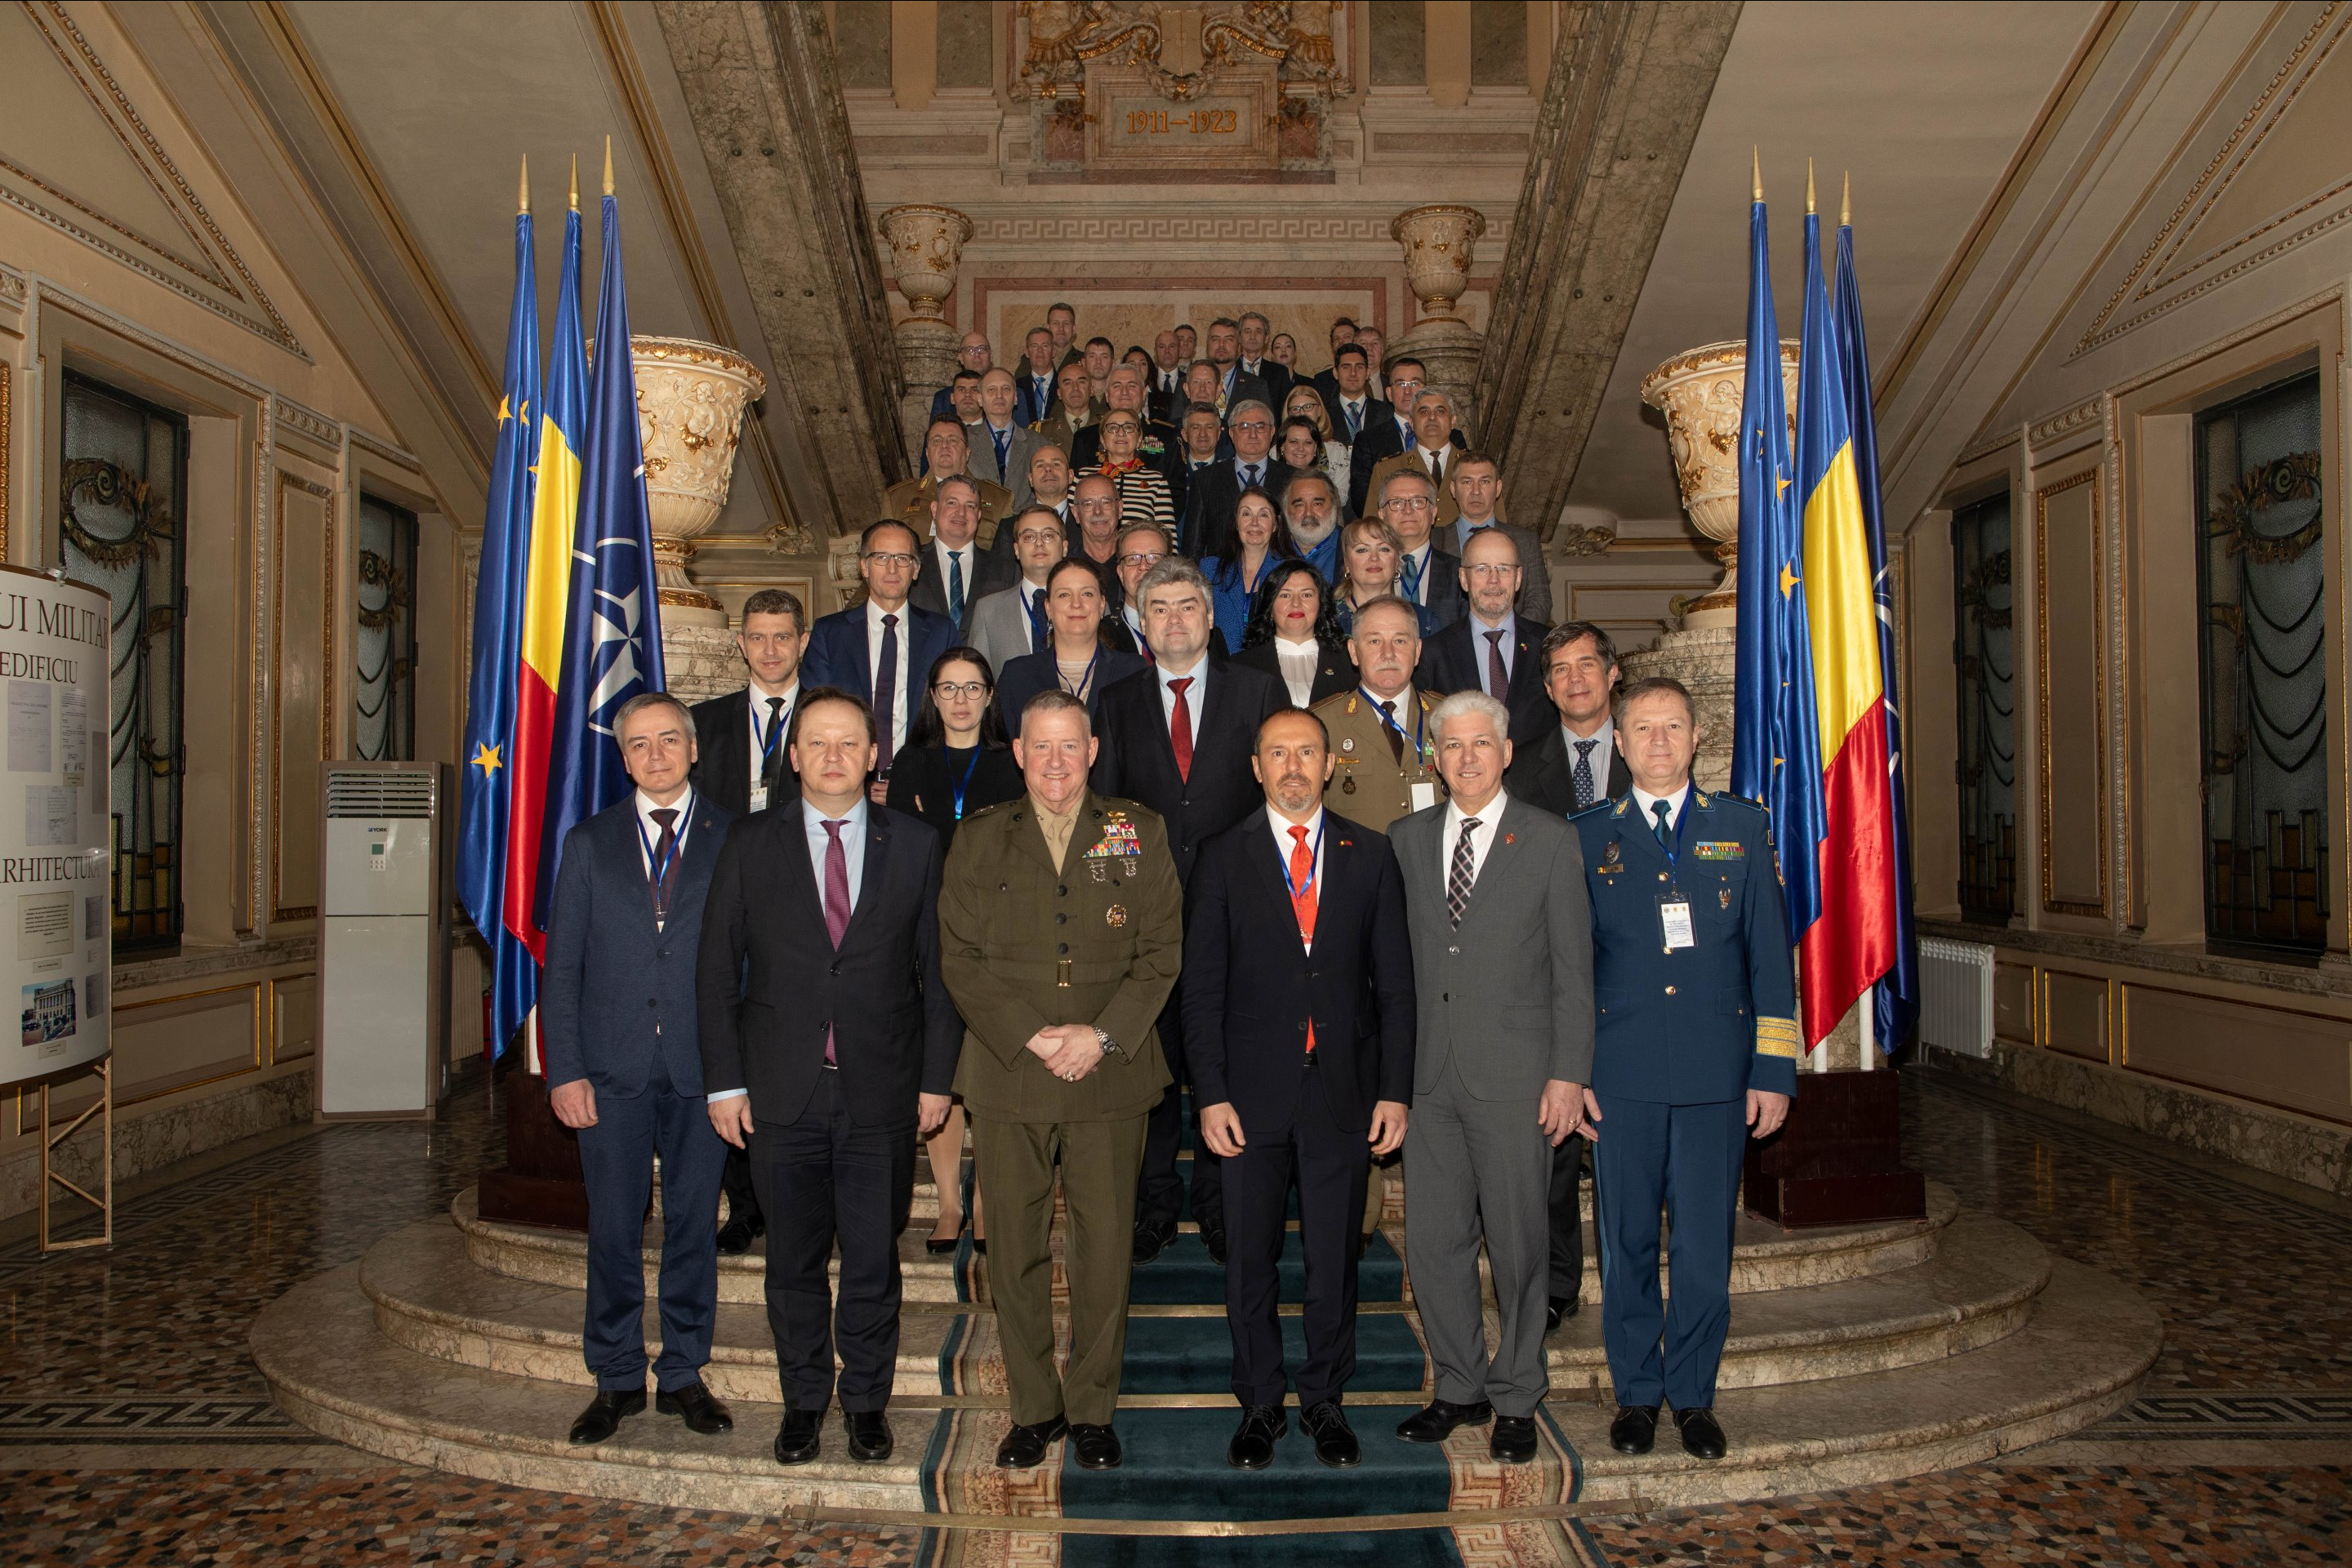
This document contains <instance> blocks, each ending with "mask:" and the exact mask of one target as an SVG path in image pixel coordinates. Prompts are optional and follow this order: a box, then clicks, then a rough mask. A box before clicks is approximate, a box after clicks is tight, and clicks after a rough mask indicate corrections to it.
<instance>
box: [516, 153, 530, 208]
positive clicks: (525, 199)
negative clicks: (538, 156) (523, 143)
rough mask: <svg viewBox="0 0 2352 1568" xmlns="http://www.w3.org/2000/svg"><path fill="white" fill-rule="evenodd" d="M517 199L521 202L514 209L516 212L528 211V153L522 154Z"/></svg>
mask: <svg viewBox="0 0 2352 1568" xmlns="http://www.w3.org/2000/svg"><path fill="white" fill-rule="evenodd" d="M517 200H519V201H520V202H521V204H522V205H520V206H519V207H517V208H516V209H515V210H516V211H517V212H519V213H528V212H530V153H524V154H523V155H522V192H521V195H520V196H519V197H517Z"/></svg>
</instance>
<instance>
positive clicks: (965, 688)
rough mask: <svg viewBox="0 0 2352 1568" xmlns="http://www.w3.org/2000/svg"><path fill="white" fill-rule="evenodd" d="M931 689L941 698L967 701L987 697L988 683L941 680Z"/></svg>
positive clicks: (982, 681)
mask: <svg viewBox="0 0 2352 1568" xmlns="http://www.w3.org/2000/svg"><path fill="white" fill-rule="evenodd" d="M931 689H932V690H933V691H936V692H938V693H939V694H940V696H941V697H947V698H953V699H958V700H966V701H969V700H971V699H974V698H979V697H985V696H987V695H988V682H986V681H985V680H942V681H939V682H937V683H935V684H934V685H933V686H932V687H931Z"/></svg>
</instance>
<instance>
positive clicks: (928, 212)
mask: <svg viewBox="0 0 2352 1568" xmlns="http://www.w3.org/2000/svg"><path fill="white" fill-rule="evenodd" d="M877 224H878V226H880V228H881V230H882V239H883V242H884V243H885V244H886V245H887V246H888V247H889V248H890V270H891V273H892V275H893V276H894V277H896V278H897V279H898V291H899V292H900V293H902V294H904V295H905V296H906V297H907V308H908V315H907V317H906V319H905V320H904V321H900V322H899V323H898V325H897V326H896V327H894V328H893V329H892V330H891V331H892V335H893V336H894V337H896V338H897V339H898V371H899V374H900V375H901V376H902V377H903V378H904V381H905V390H904V391H903V393H902V394H901V395H900V396H899V400H898V426H899V429H900V430H901V432H903V433H904V435H905V437H906V441H907V460H908V462H909V463H910V464H912V463H914V462H915V461H916V459H917V458H918V457H919V454H920V453H921V452H922V449H923V428H924V426H926V425H928V424H929V422H930V416H931V399H932V397H933V396H935V395H937V394H938V392H939V390H940V388H941V387H943V386H945V385H947V384H948V383H949V382H950V381H952V380H953V379H954V378H955V373H956V357H955V350H956V330H955V327H954V325H953V324H952V323H950V321H948V319H947V317H946V315H945V313H944V312H943V311H942V310H941V306H942V304H943V303H944V302H945V300H947V298H948V296H949V295H950V294H952V293H954V292H955V280H956V266H957V263H958V262H960V261H961V259H962V258H963V247H964V242H965V241H966V240H968V239H970V238H971V219H970V218H968V217H966V216H964V215H963V214H961V213H960V212H958V211H956V210H955V208H953V207H942V206H932V205H928V204H917V205H909V206H898V207H892V208H891V209H890V210H889V211H887V212H886V213H884V214H883V215H882V216H881V217H880V218H878V219H877Z"/></svg>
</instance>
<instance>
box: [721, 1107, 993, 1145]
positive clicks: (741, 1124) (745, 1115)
mask: <svg viewBox="0 0 2352 1568" xmlns="http://www.w3.org/2000/svg"><path fill="white" fill-rule="evenodd" d="M708 1107H709V1111H710V1125H711V1127H712V1129H713V1130H714V1131H717V1132H718V1134H719V1136H720V1137H721V1138H724V1139H726V1140H727V1142H730V1143H731V1144H733V1145H734V1146H735V1147H736V1148H738V1149H740V1148H742V1147H744V1145H745V1142H746V1141H747V1140H749V1139H750V1138H751V1096H750V1095H748V1094H730V1095H729V1096H728V1097H727V1098H726V1099H725V1100H710V1101H709V1102H708ZM954 1108H955V1096H953V1095H951V1094H917V1095H916V1096H915V1131H917V1132H918V1133H919V1134H921V1135H922V1136H923V1137H925V1138H928V1137H929V1136H930V1135H931V1134H932V1133H934V1132H937V1131H939V1130H940V1128H941V1127H944V1126H946V1125H947V1120H948V1112H949V1111H950V1110H953V1109H954Z"/></svg>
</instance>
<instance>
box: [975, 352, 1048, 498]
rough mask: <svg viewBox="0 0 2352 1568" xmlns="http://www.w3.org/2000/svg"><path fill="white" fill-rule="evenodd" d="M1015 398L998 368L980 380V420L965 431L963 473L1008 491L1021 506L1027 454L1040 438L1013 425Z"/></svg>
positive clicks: (1009, 382)
mask: <svg viewBox="0 0 2352 1568" xmlns="http://www.w3.org/2000/svg"><path fill="white" fill-rule="evenodd" d="M1016 398H1017V394H1016V392H1015V390H1014V388H1013V373H1012V372H1011V371H1009V370H1005V369H1003V368H1002V367H1001V366H1000V367H999V368H997V369H994V370H992V371H990V372H989V373H988V374H986V375H983V376H982V377H981V378H980V418H979V420H978V422H977V423H975V424H973V425H971V426H968V427H967V434H968V435H969V437H970V439H971V463H970V466H969V468H968V469H967V470H966V471H968V472H970V473H971V474H973V475H975V476H977V477H978V478H981V479H986V480H987V481H988V482H989V483H990V484H992V485H995V486H997V487H998V488H999V489H1006V490H1010V491H1011V492H1012V493H1013V502H1014V504H1016V505H1022V504H1026V503H1027V501H1028V500H1029V454H1030V453H1031V452H1033V451H1034V450H1035V449H1036V447H1037V444H1038V442H1039V440H1040V439H1041V437H1039V436H1038V434H1037V432H1035V431H1034V430H1031V429H1028V428H1026V427H1024V426H1021V425H1019V424H1017V423H1015V422H1014V420H1013V403H1014V401H1015V400H1016Z"/></svg>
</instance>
